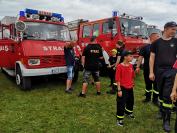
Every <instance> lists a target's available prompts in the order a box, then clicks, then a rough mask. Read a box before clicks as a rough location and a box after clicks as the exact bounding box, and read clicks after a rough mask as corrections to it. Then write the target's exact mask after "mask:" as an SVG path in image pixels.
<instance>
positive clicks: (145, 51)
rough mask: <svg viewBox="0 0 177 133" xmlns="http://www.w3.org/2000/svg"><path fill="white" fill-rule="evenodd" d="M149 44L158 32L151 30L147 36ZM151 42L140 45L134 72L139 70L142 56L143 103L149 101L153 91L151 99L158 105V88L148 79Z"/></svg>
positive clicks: (157, 36) (156, 37)
mask: <svg viewBox="0 0 177 133" xmlns="http://www.w3.org/2000/svg"><path fill="white" fill-rule="evenodd" d="M149 38H150V42H151V44H152V43H153V42H154V41H156V40H157V39H159V38H160V36H159V33H155V32H152V33H151V34H150V36H149ZM151 44H147V45H146V46H144V47H142V48H141V49H140V52H139V57H138V62H137V66H136V73H139V72H140V65H141V63H142V61H143V58H144V65H143V75H144V81H145V85H146V86H145V87H146V88H145V96H146V98H145V99H144V100H143V102H144V103H147V102H150V101H151V94H152V93H153V98H152V101H153V103H154V104H155V105H158V94H159V92H158V90H157V87H156V83H155V82H154V81H152V80H150V79H149V57H150V47H151Z"/></svg>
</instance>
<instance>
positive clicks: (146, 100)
mask: <svg viewBox="0 0 177 133" xmlns="http://www.w3.org/2000/svg"><path fill="white" fill-rule="evenodd" d="M150 101H151V99H148V98H146V99H144V100H143V103H148V102H150Z"/></svg>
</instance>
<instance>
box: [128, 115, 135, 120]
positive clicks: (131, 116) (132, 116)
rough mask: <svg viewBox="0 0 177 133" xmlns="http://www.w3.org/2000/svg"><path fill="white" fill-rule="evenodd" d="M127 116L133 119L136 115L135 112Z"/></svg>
mask: <svg viewBox="0 0 177 133" xmlns="http://www.w3.org/2000/svg"><path fill="white" fill-rule="evenodd" d="M127 117H129V118H131V119H135V116H134V115H133V114H127Z"/></svg>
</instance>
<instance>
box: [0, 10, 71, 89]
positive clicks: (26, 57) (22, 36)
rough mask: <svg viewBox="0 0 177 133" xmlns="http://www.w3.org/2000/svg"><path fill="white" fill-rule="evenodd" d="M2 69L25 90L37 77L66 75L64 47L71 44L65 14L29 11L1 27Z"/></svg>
mask: <svg viewBox="0 0 177 133" xmlns="http://www.w3.org/2000/svg"><path fill="white" fill-rule="evenodd" d="M0 35H1V36H0V57H1V58H0V67H1V68H2V69H3V71H5V72H6V73H8V74H9V75H11V76H15V77H16V84H17V85H18V86H21V88H22V89H30V88H31V79H32V77H36V76H45V75H53V74H62V73H66V63H65V58H64V46H65V44H66V43H69V42H70V41H71V39H70V33H69V30H68V27H67V26H66V25H65V24H64V18H63V17H62V15H61V14H58V13H52V12H45V11H38V10H33V9H26V10H25V11H20V12H19V17H4V19H2V20H1V24H0Z"/></svg>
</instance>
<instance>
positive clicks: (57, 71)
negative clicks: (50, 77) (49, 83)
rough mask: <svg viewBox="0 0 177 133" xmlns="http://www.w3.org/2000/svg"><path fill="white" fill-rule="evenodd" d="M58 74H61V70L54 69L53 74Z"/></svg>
mask: <svg viewBox="0 0 177 133" xmlns="http://www.w3.org/2000/svg"><path fill="white" fill-rule="evenodd" d="M58 73H60V69H59V68H55V69H52V74H58Z"/></svg>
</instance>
